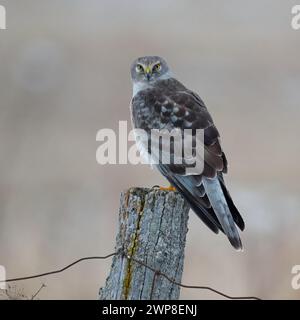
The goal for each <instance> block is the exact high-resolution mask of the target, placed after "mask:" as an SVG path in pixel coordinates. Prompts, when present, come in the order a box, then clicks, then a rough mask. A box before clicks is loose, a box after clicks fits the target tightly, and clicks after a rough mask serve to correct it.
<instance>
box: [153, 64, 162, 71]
mask: <svg viewBox="0 0 300 320" xmlns="http://www.w3.org/2000/svg"><path fill="white" fill-rule="evenodd" d="M153 69H154V71H160V70H161V64H160V63H157V64H156V65H155V66H154V67H153Z"/></svg>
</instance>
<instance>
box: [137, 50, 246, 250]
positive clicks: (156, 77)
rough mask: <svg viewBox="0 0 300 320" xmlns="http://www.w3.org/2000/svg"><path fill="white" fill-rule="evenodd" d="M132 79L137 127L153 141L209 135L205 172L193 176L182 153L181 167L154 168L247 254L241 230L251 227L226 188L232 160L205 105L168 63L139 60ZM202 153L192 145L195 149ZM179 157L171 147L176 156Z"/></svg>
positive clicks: (209, 223)
mask: <svg viewBox="0 0 300 320" xmlns="http://www.w3.org/2000/svg"><path fill="white" fill-rule="evenodd" d="M131 78H132V82H133V97H132V100H131V117H132V123H133V127H134V128H135V129H143V131H145V132H147V133H148V136H147V137H148V139H150V132H151V130H153V129H159V130H163V129H167V130H173V129H177V130H180V131H182V132H183V131H184V130H185V129H191V130H192V131H191V132H192V135H193V134H194V132H195V130H197V129H202V130H203V132H204V138H203V145H204V146H203V150H204V156H203V160H204V161H203V170H202V171H201V172H197V173H194V174H187V173H186V169H187V167H188V165H187V161H186V159H185V158H184V157H185V156H184V154H182V153H180V155H181V156H182V162H181V163H180V164H178V163H177V162H176V163H174V162H170V163H163V162H162V161H159V162H157V163H156V164H155V165H154V166H155V167H156V168H157V169H158V170H159V171H160V173H161V174H163V175H164V176H165V177H166V178H167V180H168V181H169V182H170V184H171V186H172V187H170V188H171V189H174V190H177V191H178V192H180V193H181V194H182V196H183V197H184V198H185V199H186V201H187V202H188V203H189V204H190V206H191V208H192V210H193V211H194V212H195V213H196V214H197V215H198V216H199V218H200V219H201V220H202V221H203V222H204V223H205V224H206V226H207V227H208V228H209V229H211V230H212V231H213V232H215V233H218V232H219V230H221V231H222V232H223V233H225V235H226V236H227V237H228V239H229V241H230V243H231V245H232V246H233V247H234V248H235V249H236V250H241V249H242V242H241V239H240V236H239V232H238V229H237V227H239V229H240V230H241V231H243V230H244V227H245V224H244V221H243V218H242V217H241V215H240V213H239V211H238V209H237V208H236V206H235V205H234V203H233V200H232V198H231V196H230V194H229V192H228V190H227V188H226V185H225V181H224V178H223V173H227V160H226V156H225V153H224V152H223V150H222V148H221V144H220V135H219V132H218V130H217V128H216V126H215V124H214V122H213V120H212V117H211V116H210V114H209V112H208V111H207V108H206V106H205V104H204V102H203V101H202V99H201V98H200V97H199V96H198V95H197V94H196V93H194V92H193V91H191V90H189V89H187V88H186V87H185V86H184V85H183V84H182V83H181V82H179V81H178V80H176V79H175V78H174V77H173V76H172V72H171V71H170V69H169V67H168V65H167V63H166V61H165V60H164V59H162V58H161V57H158V56H146V57H141V58H138V59H136V60H135V61H134V62H133V64H132V66H131ZM193 137H194V136H193ZM193 141H194V140H193ZM137 145H138V148H139V149H140V152H141V153H145V152H146V153H148V154H149V153H150V152H151V150H150V147H149V145H151V142H150V141H149V143H148V144H147V145H146V146H145V144H144V145H143V144H141V143H137ZM159 147H160V148H161V145H159ZM196 147H197V146H196V145H195V143H192V148H194V149H195V148H196ZM193 151H194V152H197V150H193ZM174 152H175V150H174V148H173V150H172V147H171V148H170V154H171V155H172V154H174ZM177 157H178V156H177ZM173 158H174V157H173ZM177 160H178V159H177Z"/></svg>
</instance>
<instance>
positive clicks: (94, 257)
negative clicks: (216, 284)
mask: <svg viewBox="0 0 300 320" xmlns="http://www.w3.org/2000/svg"><path fill="white" fill-rule="evenodd" d="M118 254H120V252H113V253H110V254H108V255H106V256H90V257H84V258H81V259H78V260H76V261H74V262H72V263H70V264H68V265H67V266H65V267H63V268H61V269H58V270H54V271H49V272H44V273H40V274H36V275H32V276H27V277H19V278H11V279H7V280H0V283H1V282H15V281H23V280H29V279H34V278H40V277H44V276H48V275H52V274H57V273H61V272H63V271H65V270H67V269H69V268H71V267H73V266H74V265H76V264H78V263H80V262H82V261H87V260H105V259H108V258H110V257H113V256H116V255H118ZM121 254H122V255H123V256H125V257H126V258H127V259H131V260H132V261H134V262H135V263H137V264H139V265H141V266H143V267H145V268H147V269H149V270H151V271H152V272H154V278H153V282H152V288H151V299H152V296H153V294H154V287H155V280H156V279H157V277H158V276H162V277H164V278H165V279H167V280H168V281H170V282H171V283H173V284H175V285H177V286H179V287H182V288H187V289H200V290H208V291H211V292H214V293H216V294H218V295H220V296H223V297H224V298H227V299H231V300H261V299H260V298H258V297H254V296H249V297H239V296H230V295H228V294H225V293H223V292H221V291H219V290H216V289H214V288H211V287H209V286H195V285H186V284H183V283H180V282H178V281H176V280H174V279H172V278H170V277H169V276H167V275H166V274H164V273H161V272H160V271H159V270H156V269H154V268H153V267H150V266H148V265H147V264H146V263H144V262H143V261H139V260H137V259H135V258H134V257H132V256H128V255H126V254H124V253H121Z"/></svg>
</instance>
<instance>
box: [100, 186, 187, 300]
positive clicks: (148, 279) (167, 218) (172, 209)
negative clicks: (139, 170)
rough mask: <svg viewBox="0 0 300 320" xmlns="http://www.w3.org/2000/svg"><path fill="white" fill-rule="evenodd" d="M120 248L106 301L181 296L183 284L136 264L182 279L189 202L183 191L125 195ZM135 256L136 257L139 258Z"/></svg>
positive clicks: (102, 296)
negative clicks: (180, 192)
mask: <svg viewBox="0 0 300 320" xmlns="http://www.w3.org/2000/svg"><path fill="white" fill-rule="evenodd" d="M120 202H121V203H120V210H119V230H118V234H117V238H116V252H117V251H118V252H119V251H123V252H125V254H118V255H116V256H114V258H113V261H112V266H111V270H110V274H109V276H108V278H107V279H106V284H105V286H104V287H103V288H101V289H100V292H99V298H100V299H103V300H108V299H111V300H115V299H118V300H119V299H122V300H145V299H147V300H148V299H151V298H152V299H168V300H174V299H178V298H179V294H180V288H179V287H178V286H177V285H175V284H174V283H172V282H170V281H169V280H168V279H166V278H164V277H163V276H161V275H159V274H155V273H154V272H153V271H152V270H150V269H148V268H146V267H145V266H143V265H141V264H140V263H137V262H136V261H141V262H143V263H145V264H146V265H148V266H150V267H151V268H153V269H155V270H158V271H159V272H161V273H163V274H165V275H167V276H168V277H169V278H170V279H174V280H176V281H177V282H181V277H182V272H183V263H184V248H185V240H186V233H187V231H188V228H187V222H188V211H189V205H188V204H187V202H186V201H185V200H184V199H183V197H182V196H181V195H180V194H179V193H178V192H173V191H162V190H159V189H145V188H132V189H129V190H127V191H125V192H123V193H122V194H121V201H120ZM134 260H135V261H134Z"/></svg>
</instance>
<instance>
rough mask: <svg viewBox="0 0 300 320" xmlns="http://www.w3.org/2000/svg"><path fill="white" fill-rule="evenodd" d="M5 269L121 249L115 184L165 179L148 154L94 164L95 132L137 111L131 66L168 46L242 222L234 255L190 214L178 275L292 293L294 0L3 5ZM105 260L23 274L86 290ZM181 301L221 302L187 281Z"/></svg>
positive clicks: (59, 288) (91, 292)
mask: <svg viewBox="0 0 300 320" xmlns="http://www.w3.org/2000/svg"><path fill="white" fill-rule="evenodd" d="M0 4H2V5H4V6H5V7H6V11H7V30H0V264H1V265H4V266H5V267H6V270H7V276H8V277H16V276H24V275H31V274H34V273H39V272H44V271H48V270H52V269H56V268H60V267H63V266H64V265H66V264H68V263H70V262H72V261H73V260H75V259H77V258H80V257H83V256H88V255H103V254H107V253H110V252H112V251H113V250H114V243H115V234H116V230H117V221H118V207H119V195H120V192H121V191H122V190H124V189H126V188H128V187H131V186H153V185H156V184H160V185H167V183H166V181H165V180H164V179H163V178H162V177H161V176H160V174H159V173H157V172H156V171H153V170H151V169H150V168H149V167H147V166H145V165H139V166H133V165H130V164H128V165H106V166H102V165H99V164H97V162H96V149H97V147H98V146H99V144H100V143H99V142H96V133H97V131H98V130H99V129H102V128H112V129H115V130H117V128H118V121H119V120H128V121H129V120H130V115H129V102H130V99H131V94H132V87H131V82H130V77H129V68H130V64H131V62H132V61H133V60H134V59H135V58H136V57H138V56H142V55H161V56H163V57H164V58H165V59H166V60H167V61H168V63H169V65H170V66H171V68H172V69H173V71H174V73H175V74H176V76H177V77H178V78H179V79H180V80H181V81H182V82H183V83H184V84H185V85H186V86H188V87H189V88H191V89H193V90H195V91H196V92H198V93H199V94H200V96H201V97H202V98H203V100H204V101H205V102H206V104H207V106H208V108H209V110H210V112H211V114H212V116H213V118H214V120H215V123H216V125H217V127H218V128H219V131H220V132H221V137H222V144H223V147H224V150H225V152H226V154H227V158H228V160H229V165H230V167H229V175H228V176H226V182H227V185H228V187H229V189H230V191H231V194H232V196H233V198H234V200H235V202H236V205H237V206H238V208H239V209H240V211H241V212H242V214H243V216H244V219H245V221H246V230H245V232H244V233H243V234H242V239H243V243H244V247H245V250H244V252H242V253H239V252H235V251H234V250H233V249H232V248H231V247H230V245H229V242H228V241H227V240H226V239H225V237H224V236H223V235H219V236H216V235H215V234H213V233H212V232H210V231H209V230H208V229H207V228H206V227H205V226H204V224H203V223H202V222H201V221H200V220H199V219H198V218H197V217H196V216H195V215H194V214H193V213H192V212H191V214H190V221H189V233H188V239H187V247H186V259H185V269H184V276H183V282H184V283H186V284H195V285H209V286H212V287H214V288H216V289H218V290H222V291H224V292H225V293H227V294H231V295H256V296H259V297H261V298H264V299H267V298H270V299H279V298H282V299H288V298H292V299H297V298H300V290H298V291H297V290H293V289H292V287H291V280H292V274H291V269H292V267H293V266H294V265H296V264H300V254H299V247H300V235H299V226H300V212H299V211H300V186H299V178H300V170H299V163H298V162H299V156H300V144H299V141H298V139H299V135H300V127H299V116H300V108H299V101H300V90H299V85H300V62H299V53H300V30H298V31H295V30H293V29H292V28H291V18H292V15H291V8H292V6H293V5H295V4H297V3H296V1H288V0H286V1H281V0H253V1H238V0H228V1H226V3H225V1H224V2H220V1H216V0H202V1H199V0H197V1H196V0H195V1H174V0H172V1H171V0H163V1H161V0H160V1H159V0H152V1H140V0H139V1H133V0H130V1H129V0H126V1H96V0H90V1H84V0H64V1H58V0H52V1H45V0H39V1H37V0H35V1H33V0H26V1H17V0H9V1H5V0H1V1H0ZM109 267H110V260H107V261H93V262H86V263H82V264H80V265H77V266H75V267H74V268H72V269H70V270H68V271H66V272H64V273H62V274H58V275H54V276H49V277H47V278H42V279H36V280H30V281H23V282H19V283H17V286H18V288H20V289H22V290H23V291H24V293H25V294H26V295H28V296H30V295H32V294H33V293H35V292H36V290H37V289H38V288H39V287H40V285H41V284H42V283H45V284H46V285H47V287H46V288H45V289H43V291H42V292H41V293H40V294H39V298H40V299H95V298H97V293H98V289H99V287H100V286H102V285H103V284H104V282H105V279H106V276H107V275H108V271H109ZM181 298H183V299H189V298H190V299H213V298H215V299H218V298H219V297H218V296H216V295H215V294H213V293H209V292H203V291H198V290H191V289H183V290H182V292H181Z"/></svg>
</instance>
